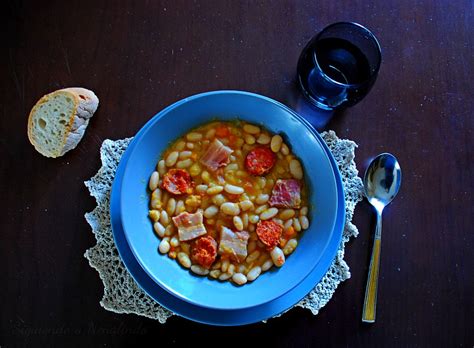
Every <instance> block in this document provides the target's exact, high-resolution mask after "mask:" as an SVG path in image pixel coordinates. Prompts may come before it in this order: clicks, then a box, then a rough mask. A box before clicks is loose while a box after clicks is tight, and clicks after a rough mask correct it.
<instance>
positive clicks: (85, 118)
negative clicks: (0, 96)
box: [28, 87, 99, 158]
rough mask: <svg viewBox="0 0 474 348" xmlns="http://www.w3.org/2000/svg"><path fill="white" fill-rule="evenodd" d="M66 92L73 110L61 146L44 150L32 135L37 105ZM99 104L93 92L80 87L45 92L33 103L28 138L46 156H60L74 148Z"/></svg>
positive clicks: (29, 118)
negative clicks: (51, 149)
mask: <svg viewBox="0 0 474 348" xmlns="http://www.w3.org/2000/svg"><path fill="white" fill-rule="evenodd" d="M61 93H67V94H68V96H70V97H71V98H72V99H73V101H74V111H73V112H72V113H71V115H69V123H68V124H66V125H65V128H66V129H65V132H64V137H63V139H62V141H61V147H60V148H58V149H57V151H55V152H54V153H50V152H49V151H46V150H45V149H44V148H43V147H42V146H41V144H39V143H38V142H37V141H36V139H35V137H34V136H33V129H34V127H35V125H34V122H33V118H34V115H35V113H36V111H37V109H38V108H39V106H40V105H41V104H43V103H45V102H47V101H48V100H49V99H50V98H52V97H54V96H55V95H57V94H61ZM98 106H99V99H98V98H97V96H96V95H95V94H94V92H92V91H90V90H88V89H85V88H81V87H70V88H63V89H59V90H57V91H54V92H52V93H49V94H46V95H44V96H43V97H41V99H40V100H39V101H38V102H37V103H36V104H35V106H34V107H33V109H31V112H30V114H29V117H28V139H29V140H30V143H31V144H32V145H33V146H34V147H35V149H36V150H37V151H38V152H39V153H41V154H42V155H43V156H46V157H53V158H56V157H60V156H62V155H64V154H65V153H66V152H68V151H70V150H72V149H74V148H75V147H76V146H77V144H78V143H79V141H80V140H81V139H82V137H83V135H84V132H85V130H86V128H87V125H88V124H89V119H90V118H91V117H92V116H93V115H94V112H95V111H96V110H97V107H98Z"/></svg>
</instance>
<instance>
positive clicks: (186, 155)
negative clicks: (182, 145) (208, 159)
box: [179, 151, 193, 160]
mask: <svg viewBox="0 0 474 348" xmlns="http://www.w3.org/2000/svg"><path fill="white" fill-rule="evenodd" d="M192 154H193V153H192V151H181V152H180V153H179V159H181V160H184V159H186V158H189V157H191V156H192Z"/></svg>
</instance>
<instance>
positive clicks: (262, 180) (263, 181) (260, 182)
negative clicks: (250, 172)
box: [257, 176, 267, 189]
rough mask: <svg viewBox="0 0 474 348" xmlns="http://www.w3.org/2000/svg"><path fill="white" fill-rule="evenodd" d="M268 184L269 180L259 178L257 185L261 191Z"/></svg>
mask: <svg viewBox="0 0 474 348" xmlns="http://www.w3.org/2000/svg"><path fill="white" fill-rule="evenodd" d="M266 184H267V180H266V179H265V178H264V177H263V176H259V177H258V178H257V185H258V187H260V188H261V189H263V188H265V185H266Z"/></svg>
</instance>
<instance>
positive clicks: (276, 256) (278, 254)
mask: <svg viewBox="0 0 474 348" xmlns="http://www.w3.org/2000/svg"><path fill="white" fill-rule="evenodd" d="M270 256H271V257H272V261H273V264H274V265H275V266H277V267H281V266H283V264H284V263H285V254H283V251H282V250H281V249H280V248H279V247H274V248H273V249H272V251H271V252H270Z"/></svg>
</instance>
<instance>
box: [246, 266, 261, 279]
mask: <svg viewBox="0 0 474 348" xmlns="http://www.w3.org/2000/svg"><path fill="white" fill-rule="evenodd" d="M260 273H262V268H261V267H260V266H255V267H254V268H252V269H251V270H250V271H249V272H248V273H247V280H248V281H249V282H251V281H254V280H255V279H257V278H258V276H259V275H260Z"/></svg>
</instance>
